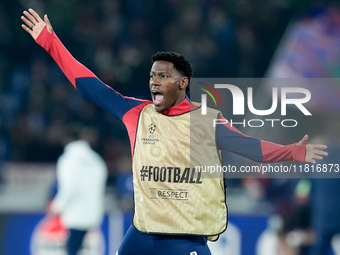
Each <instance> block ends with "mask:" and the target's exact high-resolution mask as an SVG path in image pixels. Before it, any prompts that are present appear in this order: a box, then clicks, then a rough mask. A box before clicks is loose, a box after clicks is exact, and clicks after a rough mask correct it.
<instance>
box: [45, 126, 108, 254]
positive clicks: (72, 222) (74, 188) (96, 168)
mask: <svg viewBox="0 0 340 255" xmlns="http://www.w3.org/2000/svg"><path fill="white" fill-rule="evenodd" d="M95 140H96V133H95V130H94V129H91V128H88V127H82V128H79V127H78V126H77V125H71V126H70V127H69V128H67V136H66V138H65V141H63V142H64V144H66V145H65V148H64V152H63V154H62V155H61V156H60V157H59V159H58V161H57V181H58V191H57V194H56V196H55V198H54V199H53V201H52V203H51V207H50V213H51V214H52V215H60V217H61V221H62V223H63V224H64V226H65V227H66V228H67V230H68V238H67V241H66V250H67V254H68V255H75V254H77V252H78V251H79V250H80V248H81V245H82V242H83V240H84V237H85V235H86V233H87V231H89V230H90V229H92V228H95V227H99V226H100V224H101V222H102V220H103V217H104V213H105V205H104V199H105V190H106V189H105V188H106V179H107V175H108V171H107V166H106V163H105V161H104V160H103V159H102V157H101V156H100V155H99V154H98V153H97V152H95V151H94V150H93V149H92V148H91V144H93V143H94V142H95Z"/></svg>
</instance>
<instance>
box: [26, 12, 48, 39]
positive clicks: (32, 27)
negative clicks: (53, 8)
mask: <svg viewBox="0 0 340 255" xmlns="http://www.w3.org/2000/svg"><path fill="white" fill-rule="evenodd" d="M24 15H25V16H21V20H22V21H23V22H24V23H25V24H22V25H21V27H22V28H23V29H24V30H25V31H26V32H27V33H29V34H30V35H31V36H32V37H33V39H34V40H36V39H37V38H38V36H39V35H40V33H41V31H42V30H43V29H44V27H45V26H46V28H47V30H48V31H49V32H50V33H51V34H52V32H53V28H52V25H51V23H50V21H49V19H48V17H47V14H45V16H44V20H42V19H41V18H40V16H39V14H38V13H36V12H35V11H34V10H33V9H31V8H30V9H28V11H24Z"/></svg>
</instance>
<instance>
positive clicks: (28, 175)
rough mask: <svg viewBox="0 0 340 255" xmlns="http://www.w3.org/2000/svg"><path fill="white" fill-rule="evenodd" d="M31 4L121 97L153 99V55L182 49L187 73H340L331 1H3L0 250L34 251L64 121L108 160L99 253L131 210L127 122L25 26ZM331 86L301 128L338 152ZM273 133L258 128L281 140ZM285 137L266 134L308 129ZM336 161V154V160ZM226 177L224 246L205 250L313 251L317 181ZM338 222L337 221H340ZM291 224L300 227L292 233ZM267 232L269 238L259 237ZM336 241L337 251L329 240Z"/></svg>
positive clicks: (338, 20)
mask: <svg viewBox="0 0 340 255" xmlns="http://www.w3.org/2000/svg"><path fill="white" fill-rule="evenodd" d="M28 8H33V9H35V10H36V11H37V12H38V13H39V14H40V15H41V16H43V14H45V13H47V14H48V16H49V19H50V21H51V23H52V26H53V29H54V31H55V32H56V34H57V35H58V37H59V38H60V39H61V41H62V42H63V43H64V45H65V46H66V48H67V49H68V50H69V51H70V52H71V54H72V55H73V56H74V57H75V58H76V59H77V60H78V61H80V62H81V63H83V64H84V65H85V66H86V67H88V68H89V69H91V70H92V71H93V72H94V73H95V74H96V75H97V76H98V77H99V78H100V79H101V80H102V81H104V82H105V83H106V84H108V85H109V86H111V87H112V88H114V89H115V90H117V91H119V92H120V93H121V94H123V95H126V96H132V97H136V98H143V99H150V95H149V90H148V79H149V71H150V66H151V60H150V58H151V55H152V54H153V53H155V52H157V51H164V50H166V51H177V52H180V53H183V54H184V55H186V56H187V58H188V59H189V60H190V61H191V63H192V65H193V67H194V77H232V78H257V77H271V78H279V77H280V78H291V77H293V78H297V77H306V78H338V76H339V75H340V11H339V5H338V3H337V1H321V0H320V1H318V0H228V1H222V0H195V1H194V0H188V1H185V0H163V1H159V0H144V1H143V0H98V1H89V0H68V1H62V0H45V1H42V0H12V1H5V0H1V2H0V109H1V111H0V184H1V186H0V240H1V247H0V254H11V255H13V254H39V253H38V252H37V251H36V250H34V249H33V250H34V251H32V247H31V246H32V244H31V243H29V242H31V241H30V240H32V239H33V238H32V235H33V234H32V233H33V232H34V229H35V227H36V225H37V224H38V222H39V221H40V220H41V219H42V218H43V217H44V212H45V208H46V205H47V203H48V201H49V200H50V199H51V197H52V195H51V194H52V193H53V191H52V190H53V188H52V187H53V184H54V183H55V178H56V177H55V164H56V160H57V159H58V157H59V156H60V154H61V153H62V152H63V143H62V141H63V138H64V137H65V135H66V133H67V130H66V129H67V126H68V125H69V124H70V123H81V125H84V126H86V129H87V131H88V133H89V134H90V135H91V136H92V139H93V142H94V149H95V150H96V151H97V152H99V153H100V154H101V155H102V157H103V158H104V160H105V161H106V163H107V165H108V169H109V178H108V181H107V199H106V208H107V215H108V216H107V218H106V219H105V221H104V223H103V224H106V225H105V226H103V229H104V230H103V233H104V239H103V240H104V241H103V242H104V243H105V245H106V251H105V252H106V253H105V254H114V250H115V249H116V247H117V245H119V241H120V238H121V236H122V234H123V233H124V230H125V229H126V226H128V224H129V223H130V221H131V215H132V213H133V201H132V199H133V196H132V178H131V152H130V146H129V141H128V136H127V133H126V130H125V127H124V126H123V124H122V123H120V122H119V121H117V120H116V119H115V118H114V117H112V116H111V115H109V114H108V113H106V112H104V111H102V110H101V109H100V108H99V107H97V106H96V105H94V104H93V103H92V102H89V101H88V100H87V99H85V98H83V97H82V96H81V95H80V94H79V93H77V92H76V91H75V89H74V88H73V86H72V85H71V84H70V82H69V81H68V80H67V79H66V77H65V76H64V75H63V73H62V72H61V71H60V69H59V67H58V66H57V65H56V64H55V63H54V61H53V60H52V58H51V57H50V56H49V55H48V54H47V53H46V52H45V51H44V50H43V49H42V48H41V47H40V46H38V45H36V44H35V42H34V41H33V40H32V38H31V37H30V36H29V35H28V34H27V33H26V32H25V31H23V30H22V28H21V23H22V22H21V20H20V16H21V15H22V11H23V10H25V9H28ZM337 85H338V84H336V86H330V87H328V86H325V87H323V88H322V89H318V90H314V91H315V92H312V94H313V93H314V95H319V96H320V97H318V98H320V100H318V101H317V102H318V103H316V104H315V106H314V107H313V109H316V110H315V111H314V112H315V114H314V115H313V119H309V121H307V125H306V126H307V127H308V133H311V134H313V135H314V134H318V135H319V136H318V137H315V139H316V138H317V139H319V140H318V141H321V142H322V143H328V142H329V143H331V142H332V143H333V145H332V146H333V147H331V148H332V149H333V148H334V149H333V150H334V151H335V152H336V151H339V142H338V140H339V130H340V128H338V127H339V124H338V120H339V119H338V117H339V110H340V108H339V104H338V97H337V95H340V91H339V88H338V86H337ZM269 95H270V94H269ZM320 102H321V103H320ZM325 102H327V104H326V103H325ZM269 103H271V102H268V104H269ZM325 113H327V115H326V114H325ZM227 118H228V116H227ZM326 126H327V128H326ZM241 131H242V132H245V133H247V130H246V129H244V130H242V128H241ZM248 131H250V130H248ZM271 131H272V130H262V131H261V132H256V135H257V137H259V138H262V139H264V138H266V137H270V138H272V137H280V133H277V132H275V133H271ZM292 132H293V131H292ZM248 133H249V132H248ZM266 134H267V135H268V136H266ZM270 134H272V135H270ZM290 134H291V136H289V137H290V138H288V140H287V139H286V138H283V137H285V136H281V139H279V138H277V139H276V140H274V142H280V143H285V144H288V143H293V142H297V141H298V138H302V136H303V135H304V134H302V133H294V134H292V133H290ZM251 135H252V134H251ZM285 135H287V134H285ZM288 135H289V134H288ZM289 139H290V140H289ZM270 140H272V139H270ZM335 155H337V154H336V153H335ZM236 160H239V159H236ZM332 160H333V161H332ZM332 160H331V162H333V163H334V162H338V159H337V157H336V156H334V157H333V158H332ZM240 162H241V163H242V161H240ZM240 162H239V164H241V163H240ZM248 164H249V163H248ZM227 184H228V187H229V188H228V191H227V201H228V206H229V214H230V224H229V228H228V231H227V232H229V233H230V234H229V235H228V233H227V232H226V233H227V234H226V236H225V237H223V238H221V240H222V242H220V243H219V244H215V248H213V247H212V249H215V252H214V253H213V254H262V255H266V254H288V255H289V254H309V253H308V252H310V248H309V247H310V246H311V245H312V244H313V243H315V242H316V241H315V240H316V239H317V238H315V235H314V234H313V233H314V232H313V231H312V229H313V223H312V221H313V220H312V219H313V217H312V216H311V215H312V211H313V210H312V207H313V206H312V205H313V203H315V201H325V200H324V199H323V198H324V197H323V196H322V195H320V194H322V193H321V191H320V192H319V193H317V194H319V197H318V198H315V199H318V200H313V187H318V185H317V184H316V185H313V181H311V180H300V179H274V180H271V179H258V178H256V179H253V178H249V179H244V180H231V181H230V180H227ZM319 186H320V185H319ZM321 186H322V185H321ZM324 186H326V187H330V186H332V185H329V184H327V183H326V184H325V185H324ZM333 186H334V190H328V191H326V192H328V193H327V194H328V197H329V195H330V194H334V192H337V190H336V189H337V188H338V189H340V184H338V183H334V185H333ZM331 196H332V195H331ZM328 202H330V201H328ZM330 204H331V205H336V204H340V203H339V201H337V200H335V201H331V202H330ZM325 206H326V208H331V206H330V205H325ZM296 208H299V210H298V212H296V211H295V209H296ZM300 209H301V210H300ZM329 210H331V211H333V212H334V211H335V210H337V208H334V209H329ZM326 211H327V210H326ZM327 213H328V212H326V213H324V214H326V216H327V217H328V219H330V218H329V215H330V214H327ZM112 215H113V216H112ZM314 215H315V214H314ZM295 216H296V217H295ZM320 217H321V216H320ZM320 221H321V220H320ZM334 221H335V222H336V223H339V222H340V220H338V219H337V217H335V218H334ZM332 223H334V222H332ZM115 224H118V225H119V224H121V225H120V227H119V228H118V227H117V226H116V225H115ZM339 224H340V223H339ZM332 225H333V226H334V225H336V224H332ZM112 228H114V229H115V231H116V232H115V234H117V232H119V231H118V230H117V229H120V230H121V232H122V233H118V234H117V235H118V236H117V237H116V236H115V237H112V235H113V234H112V231H113V230H112ZM296 229H297V230H301V229H302V230H303V234H301V233H300V232H299V233H296V232H294V231H293V230H296ZM265 231H269V232H266V234H268V233H269V234H268V235H267V236H263V233H264V232H265ZM332 231H333V232H332V233H336V232H337V231H338V230H334V229H332ZM289 234H295V236H294V235H293V237H292V235H289ZM305 236H307V237H306V238H305ZM264 237H265V238H267V239H261V238H264ZM299 238H300V239H301V241H299V242H297V241H296V240H297V239H298V240H300V239H299ZM304 238H305V239H306V240H307V241H306V240H305V239H304ZM113 239H114V240H115V241H112V240H113ZM262 240H265V241H262ZM334 240H335V241H334ZM110 242H111V243H110ZM17 243H21V244H22V247H23V248H18V247H19V246H17V245H16V244H17ZM112 243H113V244H112ZM117 243H118V244H117ZM333 243H334V245H333V249H336V248H334V247H335V246H336V244H337V242H336V239H334V238H333ZM263 244H265V245H264V246H263ZM261 245H262V246H261ZM13 247H15V248H13ZM263 247H267V248H268V247H271V250H270V249H269V250H268V249H267V250H265V249H264V248H263ZM301 247H302V248H301ZM55 249H57V248H55ZM50 250H53V249H50ZM231 251H232V252H233V253H229V252H231ZM109 252H110V253H109ZM40 254H45V255H48V253H46V252H45V253H40ZM51 254H52V253H51ZM53 254H57V253H53ZM58 254H59V253H58ZM60 254H63V253H60ZM84 254H85V253H84ZM87 254H92V253H87ZM93 254H96V253H93ZM320 254H328V253H320ZM330 254H331V253H330ZM337 254H340V253H337Z"/></svg>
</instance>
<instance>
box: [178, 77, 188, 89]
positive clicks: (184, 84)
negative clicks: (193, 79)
mask: <svg viewBox="0 0 340 255" xmlns="http://www.w3.org/2000/svg"><path fill="white" fill-rule="evenodd" d="M188 85H189V79H188V77H186V76H183V77H181V80H180V82H179V88H180V89H181V90H183V89H184V90H185V89H186V87H188Z"/></svg>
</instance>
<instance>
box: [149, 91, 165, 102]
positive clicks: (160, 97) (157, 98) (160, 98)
mask: <svg viewBox="0 0 340 255" xmlns="http://www.w3.org/2000/svg"><path fill="white" fill-rule="evenodd" d="M152 99H153V103H154V105H159V104H160V103H162V101H163V99H164V95H163V94H162V93H161V92H160V91H152Z"/></svg>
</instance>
